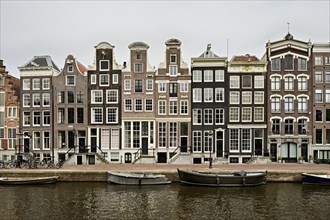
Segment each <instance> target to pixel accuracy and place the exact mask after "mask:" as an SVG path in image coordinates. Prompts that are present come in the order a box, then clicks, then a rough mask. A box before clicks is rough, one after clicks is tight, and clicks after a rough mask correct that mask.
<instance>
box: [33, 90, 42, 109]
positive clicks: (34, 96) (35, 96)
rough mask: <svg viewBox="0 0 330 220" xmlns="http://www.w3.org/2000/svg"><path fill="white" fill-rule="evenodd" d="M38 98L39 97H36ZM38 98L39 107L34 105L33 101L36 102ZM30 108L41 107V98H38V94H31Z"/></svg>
mask: <svg viewBox="0 0 330 220" xmlns="http://www.w3.org/2000/svg"><path fill="white" fill-rule="evenodd" d="M37 96H39V97H37ZM38 98H39V105H38V104H35V101H37V100H38ZM32 106H33V107H40V106H41V96H40V93H33V94H32Z"/></svg>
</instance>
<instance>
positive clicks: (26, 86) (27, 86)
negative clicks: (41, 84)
mask: <svg viewBox="0 0 330 220" xmlns="http://www.w3.org/2000/svg"><path fill="white" fill-rule="evenodd" d="M23 90H30V79H23Z"/></svg>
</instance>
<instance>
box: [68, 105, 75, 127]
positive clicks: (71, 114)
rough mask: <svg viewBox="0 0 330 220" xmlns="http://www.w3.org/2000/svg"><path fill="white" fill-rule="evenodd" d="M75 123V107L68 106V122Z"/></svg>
mask: <svg viewBox="0 0 330 220" xmlns="http://www.w3.org/2000/svg"><path fill="white" fill-rule="evenodd" d="M73 123H74V108H68V124H73Z"/></svg>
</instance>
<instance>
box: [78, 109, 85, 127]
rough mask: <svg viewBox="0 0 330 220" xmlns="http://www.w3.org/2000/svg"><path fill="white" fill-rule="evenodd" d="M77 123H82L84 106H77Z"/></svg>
mask: <svg viewBox="0 0 330 220" xmlns="http://www.w3.org/2000/svg"><path fill="white" fill-rule="evenodd" d="M77 123H84V108H77Z"/></svg>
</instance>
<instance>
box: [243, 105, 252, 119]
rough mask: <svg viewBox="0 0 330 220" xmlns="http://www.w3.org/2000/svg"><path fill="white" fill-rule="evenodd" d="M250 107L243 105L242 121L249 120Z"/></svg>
mask: <svg viewBox="0 0 330 220" xmlns="http://www.w3.org/2000/svg"><path fill="white" fill-rule="evenodd" d="M251 111H252V110H251V108H250V107H243V108H242V122H250V121H251V116H252V115H251V113H252V112H251Z"/></svg>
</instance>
